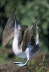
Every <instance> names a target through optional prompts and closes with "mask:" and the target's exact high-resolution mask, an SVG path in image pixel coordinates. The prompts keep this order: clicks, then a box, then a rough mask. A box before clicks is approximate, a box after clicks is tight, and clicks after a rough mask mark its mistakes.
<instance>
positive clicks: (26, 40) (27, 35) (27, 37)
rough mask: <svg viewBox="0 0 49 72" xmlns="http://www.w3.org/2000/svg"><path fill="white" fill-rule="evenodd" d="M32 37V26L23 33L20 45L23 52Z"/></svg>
mask: <svg viewBox="0 0 49 72" xmlns="http://www.w3.org/2000/svg"><path fill="white" fill-rule="evenodd" d="M32 36H33V26H31V27H30V26H29V27H28V28H27V29H26V30H25V32H24V35H23V41H22V43H21V47H22V50H23V51H25V49H26V48H27V45H28V43H29V42H30V41H31V38H32Z"/></svg>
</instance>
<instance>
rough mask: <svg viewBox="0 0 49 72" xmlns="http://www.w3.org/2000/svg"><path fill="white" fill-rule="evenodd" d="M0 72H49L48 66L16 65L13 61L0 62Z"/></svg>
mask: <svg viewBox="0 0 49 72" xmlns="http://www.w3.org/2000/svg"><path fill="white" fill-rule="evenodd" d="M0 72H49V68H47V67H46V66H44V65H32V66H24V67H18V66H16V65H15V64H13V63H8V64H0Z"/></svg>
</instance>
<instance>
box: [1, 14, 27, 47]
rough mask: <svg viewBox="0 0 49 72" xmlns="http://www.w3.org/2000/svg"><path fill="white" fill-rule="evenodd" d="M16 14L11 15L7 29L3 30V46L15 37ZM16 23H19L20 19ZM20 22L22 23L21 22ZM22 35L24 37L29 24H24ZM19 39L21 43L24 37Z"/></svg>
mask: <svg viewBox="0 0 49 72" xmlns="http://www.w3.org/2000/svg"><path fill="white" fill-rule="evenodd" d="M15 20H16V19H15V15H13V16H10V17H9V19H8V21H7V24H6V26H5V29H4V31H3V35H2V44H3V46H6V45H7V44H8V42H9V40H11V39H12V38H13V37H14V28H15ZM16 23H17V24H18V23H19V21H17V20H16ZM19 24H20V23H19ZM21 27H22V31H21V32H22V35H21V36H22V37H21V38H23V34H24V31H25V30H26V28H27V27H28V26H27V25H22V26H21ZM21 38H20V39H19V43H21V41H22V39H21Z"/></svg>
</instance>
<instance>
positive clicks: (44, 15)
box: [0, 0, 49, 72]
mask: <svg viewBox="0 0 49 72" xmlns="http://www.w3.org/2000/svg"><path fill="white" fill-rule="evenodd" d="M14 13H15V14H16V18H17V19H18V20H19V21H20V22H21V24H24V25H32V24H34V23H37V24H38V26H39V34H40V44H41V48H42V50H45V51H46V52H49V39H48V37H49V0H0V52H1V50H2V49H6V48H3V47H2V34H3V31H4V28H5V26H6V23H7V20H8V18H9V17H10V16H12V15H13V14H14ZM1 55H2V54H0V63H1V61H2V62H3V60H4V57H6V55H7V54H4V56H1ZM4 61H5V60H4ZM42 69H43V68H42ZM42 69H41V68H37V69H36V70H37V71H36V72H45V71H41V70H42ZM48 72H49V71H48Z"/></svg>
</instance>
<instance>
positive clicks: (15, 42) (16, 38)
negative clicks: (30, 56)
mask: <svg viewBox="0 0 49 72" xmlns="http://www.w3.org/2000/svg"><path fill="white" fill-rule="evenodd" d="M18 43H19V33H15V34H14V39H13V51H14V53H15V54H16V55H17V54H18V53H21V52H22V49H21V48H20V47H19V45H18Z"/></svg>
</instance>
